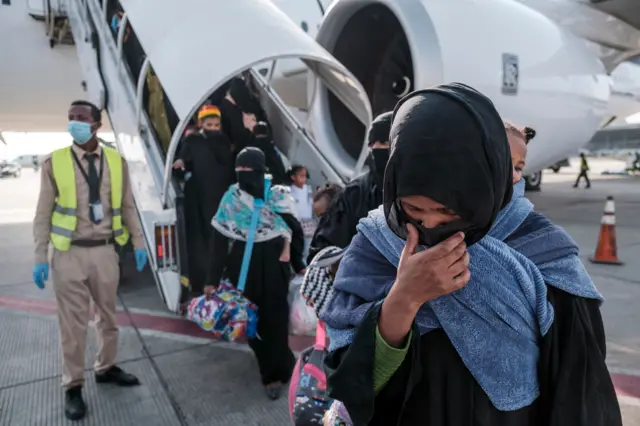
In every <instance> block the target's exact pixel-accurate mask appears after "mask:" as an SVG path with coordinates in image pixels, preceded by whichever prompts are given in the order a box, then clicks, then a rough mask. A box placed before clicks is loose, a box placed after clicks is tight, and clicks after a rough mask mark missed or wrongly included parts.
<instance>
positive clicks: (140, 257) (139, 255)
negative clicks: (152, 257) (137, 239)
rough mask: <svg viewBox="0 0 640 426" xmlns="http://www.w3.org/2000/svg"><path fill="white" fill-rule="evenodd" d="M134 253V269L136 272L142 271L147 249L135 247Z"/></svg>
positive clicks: (145, 261) (145, 262)
mask: <svg viewBox="0 0 640 426" xmlns="http://www.w3.org/2000/svg"><path fill="white" fill-rule="evenodd" d="M135 253H136V269H137V270H138V272H142V270H143V269H144V265H146V264H147V250H145V249H141V248H137V249H135Z"/></svg>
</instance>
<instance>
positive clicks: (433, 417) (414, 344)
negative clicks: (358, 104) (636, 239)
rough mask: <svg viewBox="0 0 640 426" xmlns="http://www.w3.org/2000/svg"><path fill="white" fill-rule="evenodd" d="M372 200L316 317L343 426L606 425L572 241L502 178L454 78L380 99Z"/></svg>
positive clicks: (616, 419) (606, 397) (601, 376)
mask: <svg viewBox="0 0 640 426" xmlns="http://www.w3.org/2000/svg"><path fill="white" fill-rule="evenodd" d="M390 136H391V143H392V146H391V155H390V158H389V162H388V165H387V168H386V171H385V176H384V194H383V206H382V207H381V208H380V209H378V210H375V211H372V212H370V213H369V216H368V217H367V218H366V219H364V220H362V221H361V222H360V224H359V225H358V234H357V235H356V236H355V237H354V239H353V240H352V242H351V244H350V246H349V248H348V249H347V252H346V254H345V255H344V257H343V258H342V262H341V264H340V269H339V270H338V274H337V276H336V279H335V281H334V293H333V297H332V299H331V301H330V302H329V303H328V305H327V307H326V308H325V310H324V311H323V313H322V315H321V318H322V319H323V320H324V321H325V322H326V324H327V327H328V332H329V336H330V338H331V348H330V350H331V353H330V354H329V356H328V358H327V360H326V369H327V374H328V384H329V390H330V394H331V396H332V397H334V398H335V399H336V400H339V401H342V402H343V403H344V405H345V407H346V408H347V410H348V411H349V414H350V417H351V419H352V421H353V424H355V425H358V426H359V425H384V426H387V425H402V426H405V425H407V426H412V425H416V426H417V425H420V426H538V425H544V426H548V425H553V426H555V425H558V426H560V425H568V424H570V425H578V426H619V425H621V416H620V410H619V406H618V403H617V399H616V395H615V391H614V388H613V384H612V382H611V378H610V376H609V373H608V371H607V367H606V364H605V361H604V358H605V338H604V330H603V325H602V318H601V315H600V309H599V306H600V304H601V302H602V296H601V295H600V294H599V293H598V291H597V290H596V288H595V286H594V284H593V282H592V281H591V279H590V277H589V276H588V274H587V273H586V271H585V269H584V266H583V265H582V263H581V261H580V259H579V257H578V249H577V246H576V245H575V243H574V242H573V241H572V240H571V238H570V237H569V236H568V235H567V234H566V233H565V232H564V231H563V230H562V229H560V228H558V227H556V226H554V225H552V224H551V223H550V222H549V221H548V220H547V219H546V218H544V216H542V215H540V214H538V213H535V212H533V205H532V204H531V203H530V202H529V201H528V200H527V199H526V198H524V197H523V193H524V191H523V187H522V185H521V184H518V185H516V187H515V188H514V187H513V186H512V167H511V160H510V151H509V145H508V142H507V136H506V133H505V130H504V125H503V122H502V120H501V119H500V117H499V115H498V113H497V112H496V110H495V108H494V106H493V104H492V103H491V101H490V100H489V99H487V98H486V97H485V96H483V95H482V94H480V93H479V92H477V91H475V90H474V89H472V88H470V87H468V86H465V85H462V84H457V83H454V84H450V85H443V86H437V87H434V88H432V89H428V90H423V91H418V92H414V93H412V94H410V95H408V96H406V97H405V98H403V99H402V100H401V101H400V102H399V103H398V105H397V106H396V109H395V111H394V119H393V124H392V128H391V135H390Z"/></svg>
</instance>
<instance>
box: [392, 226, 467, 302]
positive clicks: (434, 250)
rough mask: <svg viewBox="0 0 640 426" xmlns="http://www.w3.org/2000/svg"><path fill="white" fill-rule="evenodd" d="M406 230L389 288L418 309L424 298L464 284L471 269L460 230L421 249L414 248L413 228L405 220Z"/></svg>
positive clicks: (414, 230)
mask: <svg viewBox="0 0 640 426" xmlns="http://www.w3.org/2000/svg"><path fill="white" fill-rule="evenodd" d="M407 232H408V234H409V235H408V237H407V242H406V244H405V246H404V250H403V251H402V255H401V256H400V263H399V264H398V273H397V275H396V282H395V284H394V285H393V288H392V289H391V293H395V294H394V296H397V297H398V298H400V299H402V300H405V301H406V302H407V303H408V304H409V306H412V307H413V308H415V310H416V311H417V309H419V308H420V306H422V305H423V304H424V303H425V302H428V301H430V300H433V299H436V298H438V297H440V296H444V295H445V294H449V293H452V292H454V291H456V290H459V289H461V288H462V287H464V286H465V285H467V283H468V282H469V279H470V278H471V272H470V271H469V253H468V252H467V245H466V244H465V242H464V234H463V233H462V232H458V233H457V234H455V235H452V236H451V237H449V238H447V239H446V240H444V241H442V242H441V243H439V244H437V245H435V246H433V247H430V248H428V249H426V250H424V251H421V252H416V248H417V247H418V231H417V230H416V228H415V227H414V226H413V225H411V224H407ZM391 293H390V294H389V296H391Z"/></svg>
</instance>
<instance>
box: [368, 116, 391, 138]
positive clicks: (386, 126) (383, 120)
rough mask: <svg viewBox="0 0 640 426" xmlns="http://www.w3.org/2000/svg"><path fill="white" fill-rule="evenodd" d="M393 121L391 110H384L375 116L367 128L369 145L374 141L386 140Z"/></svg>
mask: <svg viewBox="0 0 640 426" xmlns="http://www.w3.org/2000/svg"><path fill="white" fill-rule="evenodd" d="M392 121H393V111H389V112H385V113H384V114H380V115H379V116H377V117H376V118H375V119H374V120H373V121H372V122H371V127H370V128H369V134H368V137H367V139H368V141H369V146H371V145H373V144H374V143H376V142H382V143H385V142H388V141H389V132H390V130H391V122H392Z"/></svg>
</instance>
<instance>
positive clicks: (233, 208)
mask: <svg viewBox="0 0 640 426" xmlns="http://www.w3.org/2000/svg"><path fill="white" fill-rule="evenodd" d="M265 194H266V201H265V206H264V207H263V208H262V209H260V218H259V220H258V227H257V229H256V235H255V240H254V241H255V242H256V243H260V242H264V241H269V240H272V239H274V238H278V237H283V238H284V239H286V240H288V241H291V229H290V228H289V226H288V225H287V223H286V222H285V221H284V219H282V217H280V214H292V215H294V216H295V214H296V212H295V202H294V200H293V197H292V196H291V191H290V189H289V188H288V187H285V186H280V185H275V186H271V187H270V188H269V189H267V190H266V192H265ZM252 214H253V197H252V196H251V195H249V194H248V193H246V192H245V191H243V190H241V189H240V188H239V186H238V184H237V183H235V184H233V185H231V186H230V187H229V189H228V190H227V192H225V193H224V195H223V196H222V199H221V200H220V205H219V206H218V211H217V212H216V215H215V216H214V217H213V219H212V220H211V226H213V227H214V228H215V229H216V230H218V232H220V233H221V234H222V235H224V236H225V237H227V238H231V239H233V240H239V241H247V234H248V233H249V227H250V225H251V216H252Z"/></svg>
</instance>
